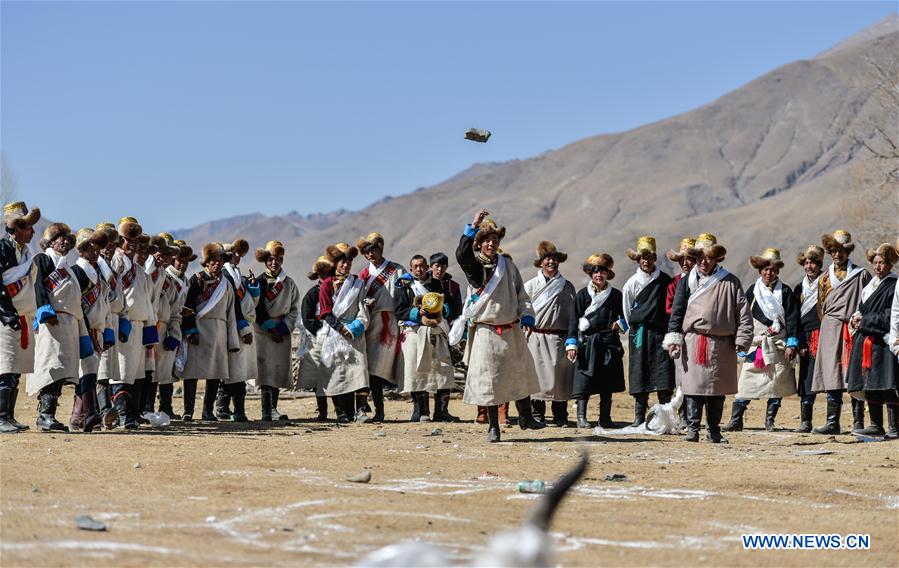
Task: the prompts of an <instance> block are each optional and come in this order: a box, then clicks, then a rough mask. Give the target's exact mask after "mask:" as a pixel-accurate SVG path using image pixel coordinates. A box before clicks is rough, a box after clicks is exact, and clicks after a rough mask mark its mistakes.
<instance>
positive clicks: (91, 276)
mask: <svg viewBox="0 0 899 568" xmlns="http://www.w3.org/2000/svg"><path fill="white" fill-rule="evenodd" d="M75 264H77V265H78V266H80V267H81V270H83V271H84V273H85V274H86V275H87V279H88V280H90V281H91V284H96V283H97V270H96V269H95V268H94V267H93V265H92V264H91V263H90V262H88V261H87V260H86V259H83V258H79V259H78V260H76V261H75Z"/></svg>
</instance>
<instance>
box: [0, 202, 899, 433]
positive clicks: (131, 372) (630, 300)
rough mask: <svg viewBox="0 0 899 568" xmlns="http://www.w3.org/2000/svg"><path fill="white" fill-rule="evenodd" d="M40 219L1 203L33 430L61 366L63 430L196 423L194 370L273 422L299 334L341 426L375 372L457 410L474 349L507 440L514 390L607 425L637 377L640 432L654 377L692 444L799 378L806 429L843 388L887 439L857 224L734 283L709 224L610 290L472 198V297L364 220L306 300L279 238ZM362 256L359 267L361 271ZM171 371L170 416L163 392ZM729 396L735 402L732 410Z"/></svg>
mask: <svg viewBox="0 0 899 568" xmlns="http://www.w3.org/2000/svg"><path fill="white" fill-rule="evenodd" d="M39 218H40V211H39V210H38V209H36V208H35V209H32V210H30V211H29V209H28V208H27V206H26V205H25V204H24V203H22V202H18V203H12V204H7V205H5V206H4V208H3V222H4V227H5V229H6V236H5V238H2V239H0V272H2V277H3V286H2V288H0V324H2V325H0V432H2V433H14V432H19V431H21V430H25V429H28V427H27V426H25V425H23V424H21V423H19V422H18V421H17V420H16V419H15V408H16V402H17V397H18V392H19V382H20V379H21V377H22V375H25V376H26V385H25V387H26V388H25V391H26V393H27V395H28V396H35V397H37V400H38V418H37V421H36V425H37V428H38V429H39V430H41V431H50V432H52V431H60V430H65V429H66V425H64V424H63V423H61V422H60V421H59V420H58V419H57V418H56V409H57V403H58V399H59V397H60V396H61V394H62V389H63V386H64V385H65V384H73V385H74V387H75V399H74V404H73V409H72V415H71V417H70V418H69V424H68V428H69V429H71V430H80V431H85V432H89V431H91V430H93V429H95V428H98V427H102V428H107V429H108V428H115V427H122V428H126V429H135V428H138V427H139V425H140V424H141V423H142V422H146V420H147V418H145V413H147V412H154V411H155V410H157V409H158V412H161V413H163V414H166V415H168V416H169V417H170V418H171V419H180V420H183V421H190V420H192V419H193V417H194V412H195V405H196V396H197V385H198V382H199V381H200V380H203V381H205V389H204V394H203V401H202V410H201V418H202V419H203V420H218V419H229V420H233V421H235V422H245V421H247V420H248V417H247V411H246V395H247V383H251V384H252V385H253V386H255V388H256V389H258V390H259V393H260V401H261V402H260V406H261V416H262V420H265V421H271V420H284V419H286V418H287V417H286V416H285V415H284V414H283V413H281V412H280V411H279V410H278V403H279V395H280V392H281V390H283V389H290V388H294V387H295V386H297V385H295V384H294V377H293V373H292V366H291V359H292V355H293V352H294V345H293V342H292V338H293V335H294V332H295V331H297V332H298V334H299V338H300V341H299V347H298V351H297V353H296V354H297V355H298V356H299V358H300V361H301V365H300V372H299V385H298V386H300V387H301V388H304V389H308V390H314V391H315V393H316V398H317V406H318V414H317V416H316V419H317V420H326V419H327V416H328V398H329V397H330V398H331V400H332V405H333V407H334V410H335V413H336V419H337V421H338V422H341V423H347V422H350V421H355V422H361V423H364V422H381V421H383V420H384V394H385V390H386V389H393V388H396V389H397V390H398V391H400V392H403V393H408V394H409V395H410V397H411V400H412V410H411V416H410V420H411V421H413V422H425V421H431V420H433V421H448V422H454V421H458V420H459V419H458V418H457V417H455V416H453V415H452V414H451V413H450V410H449V403H450V392H451V390H452V389H453V387H454V365H453V350H454V349H455V348H456V347H457V346H461V345H464V362H465V364H466V366H467V375H466V383H465V389H464V395H463V400H464V402H466V403H468V404H472V405H477V406H478V415H477V416H478V417H477V422H479V423H485V424H487V425H488V430H487V439H488V441H489V442H496V441H499V440H500V436H501V430H500V426H501V425H502V424H503V423H504V422H505V423H509V413H508V407H509V403H511V402H514V403H515V406H516V409H517V412H518V416H519V418H518V424H519V426H520V427H521V428H522V429H525V430H527V429H540V428H544V427H545V426H547V425H548V424H552V425H555V426H558V427H562V428H567V427H570V426H572V423H571V422H570V421H569V416H568V408H569V404H570V401H571V400H574V401H575V408H576V419H575V421H574V423H573V425H574V426H576V427H577V428H592V427H593V424H592V423H591V422H590V420H589V419H588V415H587V408H588V401H589V398H590V396H591V395H598V398H599V416H598V421H597V423H598V425H599V426H601V427H602V428H613V427H616V426H617V425H616V424H615V423H614V422H613V421H612V418H611V408H612V395H613V394H614V393H619V392H623V391H624V390H625V388H627V389H628V391H629V394H630V395H631V396H632V397H633V399H634V421H633V426H639V425H641V424H643V423H644V422H645V421H646V419H647V413H648V411H649V406H650V395H651V394H653V393H655V396H656V398H657V400H658V402H659V403H660V404H668V403H671V401H672V395H673V393H674V392H675V389H676V388H678V387H679V388H680V389H681V391H682V393H683V395H684V402H683V404H682V405H681V406H680V409H679V411H680V417H681V421H682V425H683V426H684V429H685V432H686V440H687V441H692V442H696V441H698V440H699V431H700V425H701V422H702V418H703V413H705V422H706V428H707V438H708V440H709V441H711V442H714V443H720V442H726V440H725V439H724V438H723V436H722V435H721V431H722V430H724V431H738V430H741V429H742V428H743V417H744V414H745V412H746V410H747V408H748V406H749V404H750V401H751V400H756V399H763V400H765V401H766V414H765V427H766V429H768V430H774V428H775V419H776V416H777V412H778V409H779V408H780V404H781V400H782V399H783V398H784V397H788V396H793V395H797V394H798V395H799V396H800V397H801V409H802V410H801V422H800V424H799V427H798V428H797V431H800V432H810V431H814V432H817V433H821V434H838V433H841V432H842V430H841V426H840V415H841V405H842V402H843V393H844V392H846V391H848V392H849V393H850V395H851V400H852V416H853V429H852V431H853V432H854V433H859V434H866V435H873V436H885V437H887V438H897V437H899V431H897V430H899V395H897V390H896V389H897V375H899V291H897V289H896V275H895V273H893V272H892V268H893V266H894V265H895V264H896V262H897V261H899V252H897V248H896V246H893V245H892V244H889V243H884V244H881V245H880V246H878V247H877V248H876V249H872V250H868V251H867V254H866V257H867V261H868V263H869V264H870V266H871V271H872V272H873V275H872V273H871V272H869V271H868V270H866V269H864V268H863V267H861V266H857V265H855V264H854V263H853V262H852V261H851V260H850V255H851V253H852V252H853V250H854V248H855V245H854V243H852V238H851V235H850V234H849V233H848V232H846V231H842V230H839V231H834V232H833V233H832V234H827V235H824V236H823V237H822V242H821V245H822V246H818V245H810V246H808V247H806V249H805V250H804V252H802V253H801V254H800V255H798V257H797V262H798V263H799V264H800V265H801V266H802V267H803V270H804V271H805V275H804V277H803V278H802V281H801V282H799V283H798V284H797V285H796V286H795V287H793V288H791V287H789V286H788V285H786V284H784V283H783V282H782V281H781V280H780V277H779V273H780V270H781V268H783V266H784V261H783V260H782V258H781V253H780V251H778V250H777V249H774V248H767V249H765V250H764V251H763V252H762V253H761V254H759V255H758V256H751V257H750V258H749V259H748V261H749V263H750V264H751V265H752V267H753V268H754V269H756V270H757V271H758V273H759V276H758V278H757V279H756V280H755V281H754V282H753V283H752V284H751V285H750V286H749V287H748V288H746V289H745V290H744V288H743V285H742V283H741V282H740V280H739V279H738V278H737V277H736V276H734V275H733V274H732V273H730V272H728V271H727V270H726V269H725V268H724V267H723V266H722V264H721V263H722V262H723V261H724V260H725V256H726V253H727V251H726V249H725V248H724V247H723V246H722V245H721V244H719V243H718V242H717V239H716V238H715V237H714V235H711V234H708V233H704V234H701V235H699V236H697V237H696V238H685V239H683V240H682V241H681V242H680V245H679V247H678V250H677V251H675V250H669V251H668V253H667V255H668V258H669V259H671V260H672V261H673V262H676V263H677V265H678V266H679V267H680V269H681V271H680V273H678V274H676V275H674V276H673V277H672V276H670V275H668V274H666V273H665V272H663V271H661V270H660V268H659V267H658V266H657V260H658V257H657V250H656V241H655V239H654V238H653V237H649V236H645V237H641V238H640V239H638V241H637V243H636V247H635V248H634V249H628V250H627V257H628V259H630V260H631V261H632V262H633V263H634V271H633V275H631V276H630V277H629V278H628V279H627V281H626V282H625V284H624V286H623V287H622V288H621V289H620V290H619V289H617V288H615V287H614V286H613V285H612V283H611V281H612V280H613V279H614V278H615V272H614V270H613V267H614V264H615V263H614V259H613V258H612V256H611V255H610V254H608V253H605V252H603V253H597V254H592V255H590V256H589V257H588V258H587V259H586V260H585V261H584V263H583V264H582V266H581V269H582V270H583V272H584V273H585V274H586V275H587V277H588V278H589V283H588V284H587V285H586V286H585V287H584V288H582V289H581V290H577V289H576V288H575V286H574V284H572V282H571V281H569V280H567V279H566V278H565V277H564V276H563V275H562V274H561V272H560V267H561V265H562V264H563V263H564V262H566V261H567V259H568V255H567V254H566V253H564V252H561V251H560V250H559V249H558V248H557V247H556V245H555V244H553V243H551V242H549V241H543V242H541V243H539V244H538V245H537V251H536V252H537V254H536V258H535V259H534V261H533V265H534V267H535V268H536V269H537V271H536V274H535V275H534V276H533V277H532V278H530V279H528V280H525V279H524V278H523V277H522V275H521V272H519V269H518V267H517V266H516V264H515V263H514V262H513V260H512V259H511V258H510V257H509V256H508V255H506V254H505V253H503V252H502V250H501V248H500V242H501V241H502V239H503V238H504V237H505V232H506V231H505V228H504V227H501V226H499V225H498V224H497V223H496V222H495V221H493V220H492V219H490V218H489V217H488V213H487V211H485V210H481V211H478V212H477V213H476V214H475V216H474V218H473V220H472V222H471V224H469V225H466V227H465V229H464V231H463V234H462V235H461V236H460V238H459V244H458V247H457V249H456V251H455V258H456V261H457V262H458V264H459V266H460V268H461V269H462V271H463V273H464V276H465V280H466V282H465V283H464V284H465V287H466V290H465V291H464V293H463V291H462V287H461V286H460V285H459V284H458V283H457V282H456V281H454V280H453V279H452V277H451V276H450V275H449V274H448V273H447V267H448V264H449V259H448V257H447V256H446V255H445V254H443V253H434V254H432V255H430V256H429V257H428V258H426V257H425V256H422V255H418V254H416V255H415V256H413V257H412V258H411V259H410V261H409V269H408V270H407V269H406V268H405V267H404V266H403V265H401V264H399V263H396V262H393V261H390V260H388V259H387V258H385V256H384V250H385V241H384V238H383V236H382V235H381V234H379V233H371V234H369V235H367V236H365V237H362V238H360V239H358V241H357V242H356V244H355V246H353V245H350V244H349V243H335V244H333V245H331V246H328V247H327V248H326V250H325V251H324V252H323V254H322V255H321V256H320V257H318V258H317V259H316V260H315V262H314V263H313V266H312V270H311V271H310V272H309V274H308V278H309V279H310V280H312V281H313V286H312V287H311V288H310V289H309V290H308V291H307V292H306V294H305V295H304V296H302V297H301V294H300V290H299V287H298V285H297V283H296V282H295V281H294V280H293V279H292V278H291V277H290V276H288V275H287V274H286V273H285V272H284V270H283V268H282V264H283V259H284V253H285V251H284V246H283V245H282V244H281V243H280V242H278V241H271V242H269V243H267V244H266V245H265V247H263V248H260V249H257V250H256V251H255V255H254V256H255V259H256V261H257V262H259V263H261V264H262V265H263V266H264V269H263V270H262V271H261V274H260V275H259V276H256V275H254V273H253V272H252V271H251V270H246V271H244V270H243V269H242V268H241V261H242V260H243V259H244V258H245V257H246V256H247V255H248V253H249V245H248V243H247V242H246V241H245V240H243V239H237V240H236V241H234V242H233V243H226V244H222V243H208V244H206V245H204V246H203V247H202V249H201V251H200V255H197V254H195V253H194V251H193V249H192V248H191V247H190V246H189V245H188V244H187V243H185V242H184V241H179V240H176V239H175V238H174V237H173V236H172V235H170V234H168V233H160V234H159V235H156V236H150V235H147V234H145V233H144V231H143V227H142V226H141V225H140V223H139V222H138V221H137V219H135V218H133V217H125V218H122V219H121V220H120V221H119V223H118V224H117V225H114V224H112V223H101V224H98V225H97V226H96V227H93V228H90V227H86V228H82V229H80V230H78V231H77V232H74V233H73V232H72V231H71V229H70V228H69V227H68V226H67V225H65V224H63V223H53V224H50V225H49V226H48V227H47V229H46V230H45V231H44V234H43V235H42V238H41V240H40V246H39V249H40V252H38V253H36V254H32V252H31V251H30V250H29V246H28V245H29V243H30V242H31V240H32V238H33V236H34V228H33V227H34V224H35V223H36V222H37V221H38V220H39ZM897 245H899V243H897ZM72 251H75V252H76V253H77V256H78V259H77V260H76V261H75V262H74V263H71V264H70V262H69V257H70V252H72ZM360 254H361V255H362V256H363V257H364V259H365V260H366V261H367V263H368V264H367V266H365V267H364V268H363V269H362V270H361V271H360V272H359V273H358V275H356V274H354V273H353V270H352V265H353V261H354V259H355V258H356V257H357V256H358V255H360ZM826 255H830V257H831V259H832V262H831V264H830V266H829V267H828V268H826V269H825V260H826ZM197 260H199V265H200V269H199V270H197V271H195V272H192V271H191V270H190V264H191V263H192V262H194V261H197ZM188 274H190V275H189V276H188ZM622 339H624V341H625V342H626V344H627V349H628V372H627V373H625V370H624V355H625V346H624V345H623V342H622ZM797 372H798V375H797ZM178 382H181V389H182V394H183V408H182V411H181V414H180V415H179V414H177V413H176V412H175V410H174V408H173V405H172V399H173V392H174V387H175V384H176V383H178ZM818 393H824V394H826V398H827V420H826V423H825V424H824V425H822V426H820V427H819V428H815V429H814V430H813V429H812V410H813V407H814V403H815V400H816V395H817V394H818ZM727 395H735V399H734V402H733V406H732V409H731V417H730V420H729V421H728V422H727V423H726V425H725V426H724V427H723V428H722V427H721V421H722V418H723V414H724V403H725V397H726V396H727ZM432 397H433V401H434V410H433V413H432V412H431V409H430V403H431V398H432ZM547 403H549V404H547ZM866 403H867V409H868V414H869V416H870V425H869V426H868V427H865V425H864V416H865V407H866ZM884 408H886V415H887V419H886V422H885V421H884ZM550 412H551V418H550V417H549V413H550Z"/></svg>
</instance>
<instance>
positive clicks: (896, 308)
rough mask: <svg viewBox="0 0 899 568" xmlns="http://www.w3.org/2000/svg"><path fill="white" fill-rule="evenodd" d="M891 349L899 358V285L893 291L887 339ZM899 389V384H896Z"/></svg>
mask: <svg viewBox="0 0 899 568" xmlns="http://www.w3.org/2000/svg"><path fill="white" fill-rule="evenodd" d="M887 342H888V343H889V346H890V351H892V352H893V355H895V356H896V357H897V360H899V286H896V290H895V291H894V292H893V307H892V308H890V336H889V338H888V339H887ZM896 388H897V389H899V385H897V386H896Z"/></svg>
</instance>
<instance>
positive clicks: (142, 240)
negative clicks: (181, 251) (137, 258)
mask: <svg viewBox="0 0 899 568" xmlns="http://www.w3.org/2000/svg"><path fill="white" fill-rule="evenodd" d="M137 252H138V253H140V254H153V253H154V252H156V245H154V244H153V237H151V236H150V235H147V234H141V235H140V236H139V237H138V238H137Z"/></svg>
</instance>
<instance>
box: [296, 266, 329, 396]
mask: <svg viewBox="0 0 899 568" xmlns="http://www.w3.org/2000/svg"><path fill="white" fill-rule="evenodd" d="M320 292H321V283H320V282H316V283H315V286H313V287H312V288H310V289H309V291H308V292H306V294H305V295H304V296H303V301H302V303H301V304H300V316H301V317H300V319H299V320H298V321H301V322H302V323H303V325H302V326H300V325H299V324H298V325H297V329H299V331H300V333H301V334H302V335H303V336H304V337H305V339H303V340H302V341H303V343H302V345H303V347H304V348H303V350H302V353H303V356H302V357H301V358H300V388H301V389H315V394H316V395H317V396H323V395H324V394H325V387H326V386H327V385H328V379H329V371H328V369H327V368H325V366H324V365H323V364H322V342H321V338H320V337H319V334H318V332H319V331H320V330H321V328H322V326H323V325H324V323H322V320H321V312H320V311H319V304H318V297H319V293H320Z"/></svg>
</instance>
